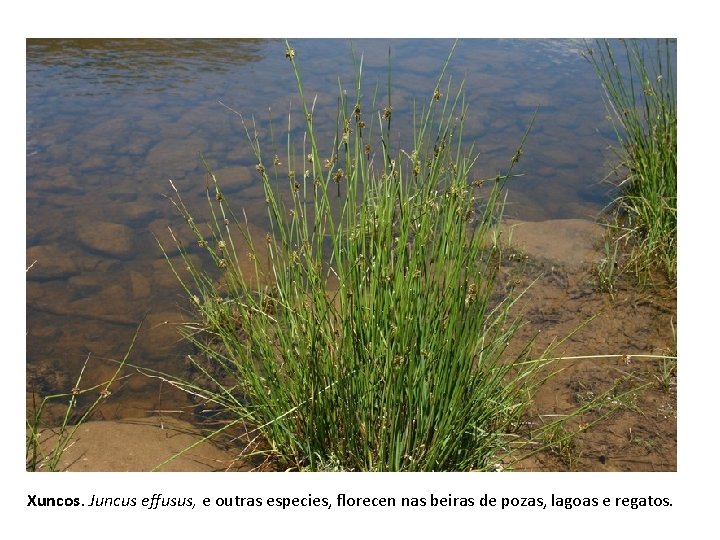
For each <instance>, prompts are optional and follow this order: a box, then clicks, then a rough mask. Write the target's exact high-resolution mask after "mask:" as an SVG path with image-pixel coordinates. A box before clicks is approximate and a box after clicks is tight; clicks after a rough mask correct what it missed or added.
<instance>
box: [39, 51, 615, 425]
mask: <svg viewBox="0 0 720 540" xmlns="http://www.w3.org/2000/svg"><path fill="white" fill-rule="evenodd" d="M293 46H294V48H295V51H296V53H297V60H298V62H299V64H300V68H301V70H302V74H303V82H304V85H305V88H306V95H307V96H315V95H317V104H318V105H317V108H316V111H315V125H316V127H319V128H320V130H321V131H322V130H325V132H326V134H327V136H328V137H332V136H333V135H334V114H335V110H336V105H337V93H338V77H339V78H340V81H341V83H342V85H343V86H344V87H348V88H353V84H354V79H353V70H352V61H351V44H350V43H349V42H347V41H344V40H299V41H296V42H294V43H293ZM352 46H353V47H354V50H355V52H356V54H357V55H358V56H359V55H363V72H364V83H365V91H364V95H365V96H369V95H370V94H372V92H373V91H374V88H375V85H376V84H377V87H378V103H380V104H382V105H379V107H378V108H379V109H380V110H381V109H382V107H383V106H384V103H385V101H386V90H385V89H386V87H387V63H388V50H390V51H391V58H392V78H393V89H392V105H393V124H394V127H395V128H398V129H399V133H400V138H399V140H400V141H401V142H400V144H401V145H402V144H403V141H404V140H405V139H404V138H403V135H405V136H407V135H409V132H410V129H411V126H412V105H413V101H414V100H418V102H419V103H423V102H426V101H427V100H428V99H429V97H430V95H431V93H432V90H433V89H434V86H435V80H436V77H437V74H438V73H439V70H440V68H441V67H442V64H443V61H444V59H445V58H446V56H447V53H448V51H449V50H450V48H451V47H452V41H448V40H357V41H355V42H354V43H353V45H352ZM584 47H585V45H584V43H583V42H582V41H569V40H462V41H460V42H459V44H458V47H457V50H456V52H455V54H454V56H453V58H452V61H451V64H450V68H449V72H450V74H451V75H452V78H453V81H458V82H459V81H460V80H461V79H464V80H465V87H466V99H467V103H468V105H469V112H468V118H467V120H466V124H465V127H466V130H465V133H466V135H465V138H466V140H472V141H473V142H474V143H475V144H476V147H477V148H478V149H479V151H480V152H481V156H482V157H481V160H480V164H479V170H478V174H482V175H487V176H493V175H495V174H496V173H497V172H498V171H499V170H502V169H503V168H505V167H506V166H507V164H508V163H509V160H510V158H511V157H512V155H513V153H514V151H515V148H516V146H517V144H518V143H519V141H520V139H521V137H522V135H523V133H524V131H525V129H526V128H527V126H528V123H529V121H530V118H531V116H532V114H533V111H535V109H536V108H538V113H537V118H536V121H535V125H534V128H533V131H532V134H531V136H530V138H529V140H528V142H527V145H526V147H525V149H524V151H523V157H522V160H521V162H520V168H521V170H522V172H524V176H523V177H522V178H519V179H517V180H516V181H514V183H513V185H512V187H511V193H510V197H509V206H508V213H509V214H510V215H512V216H513V217H515V218H519V219H523V220H531V221H532V220H547V219H555V218H584V219H593V218H595V217H596V215H597V214H598V212H600V211H601V209H602V208H603V206H604V205H606V204H607V202H608V201H609V200H610V197H611V196H612V192H611V190H610V186H609V185H608V184H603V183H602V179H603V178H604V176H605V175H606V173H607V171H608V167H609V165H608V162H609V160H611V159H612V155H611V154H610V153H609V152H608V151H607V146H608V145H609V144H611V143H612V142H613V139H612V132H611V130H610V127H609V125H608V123H607V120H606V118H605V116H606V113H605V110H604V106H603V103H602V97H601V92H600V88H599V84H598V81H597V78H596V76H595V74H594V72H593V70H592V68H591V66H590V64H588V63H587V62H586V61H585V60H584V59H583V58H582V57H581V56H580V52H581V51H582V50H583V49H584ZM220 101H221V102H222V103H223V104H225V105H226V106H227V107H231V108H232V109H235V110H237V111H240V112H242V113H243V114H244V115H245V116H246V117H247V118H249V117H250V115H255V118H256V120H257V122H258V125H259V126H260V127H261V128H263V130H264V129H265V128H266V127H267V122H268V119H272V122H273V125H274V129H276V130H277V132H278V134H279V133H280V132H282V130H283V128H284V126H285V125H286V124H287V114H288V110H289V109H291V108H292V110H295V111H297V110H299V107H298V102H297V100H296V99H295V80H294V75H293V73H292V70H291V68H290V64H289V62H288V61H287V60H286V58H285V45H284V43H283V42H282V41H279V40H277V41H273V40H252V41H250V40H29V41H28V42H27V180H26V181H27V184H26V190H27V191H26V193H27V195H26V197H27V201H26V203H27V224H26V225H27V248H28V255H27V259H28V261H27V262H28V266H29V265H30V264H31V263H32V262H33V261H35V260H37V263H35V265H34V266H33V268H32V269H31V270H30V271H29V272H28V281H27V375H28V379H27V380H28V389H29V390H36V391H39V392H40V393H42V394H45V393H47V392H50V391H57V390H67V389H69V388H72V386H73V385H74V382H75V378H76V377H77V373H78V372H79V370H80V368H81V366H82V364H83V362H84V361H85V359H86V358H87V356H88V354H90V355H91V358H92V360H91V361H92V364H91V365H92V368H93V369H92V370H88V375H87V382H88V383H89V382H91V381H92V380H101V379H103V378H104V377H107V376H109V374H110V373H111V371H112V369H113V364H112V362H108V361H107V360H108V359H118V358H121V357H122V356H123V354H124V352H125V350H126V349H127V346H128V344H129V343H130V341H131V339H132V336H133V333H134V331H135V327H136V326H137V324H138V323H139V322H140V321H141V320H142V319H143V318H144V317H146V320H145V324H144V325H143V331H142V333H141V335H140V339H139V341H138V343H137V346H136V349H135V351H134V354H133V356H132V358H131V360H132V361H133V362H134V363H137V364H141V365H146V366H152V367H154V368H156V369H161V370H166V371H173V370H176V369H177V368H178V366H180V365H181V364H182V362H181V359H182V356H183V346H182V345H181V344H180V343H179V342H178V337H177V333H176V332H175V328H174V327H173V325H172V322H174V321H177V320H179V319H178V317H179V315H178V314H179V313H182V311H183V310H184V309H186V303H185V300H184V297H183V294H182V291H181V289H180V287H179V286H178V284H177V282H176V280H175V278H174V277H173V275H172V274H171V273H170V271H169V269H168V266H167V263H166V262H165V261H164V259H163V258H162V254H161V252H160V249H159V248H158V245H157V243H156V241H155V239H154V236H153V235H158V236H159V237H160V238H167V234H166V227H167V225H168V224H171V225H174V226H175V225H178V223H179V220H178V218H177V215H176V213H175V212H174V210H173V208H172V206H171V204H170V203H169V201H168V200H167V199H166V198H165V197H164V195H169V194H170V193H171V188H170V185H169V183H168V179H172V180H173V181H174V183H175V185H176V186H177V188H178V189H179V190H180V192H181V193H182V195H183V198H184V200H185V202H186V203H187V204H188V206H190V207H191V208H192V209H194V210H197V213H198V215H204V214H203V212H204V197H205V181H206V180H205V174H204V169H203V167H202V164H201V161H200V158H199V155H200V153H202V154H203V155H204V157H205V159H207V161H208V163H209V164H210V166H211V167H212V168H213V169H214V170H215V173H216V174H217V176H218V177H219V179H220V181H221V182H222V183H223V184H224V185H225V186H226V193H228V194H229V196H230V199H231V202H232V203H233V205H234V206H235V207H237V208H239V207H245V209H246V211H247V215H248V218H249V219H250V221H251V223H252V224H253V226H254V227H256V228H257V229H256V230H258V231H260V230H262V227H263V223H264V215H265V208H264V197H263V195H262V190H261V186H260V185H259V184H258V175H257V173H256V172H255V169H254V159H253V157H252V155H251V153H250V152H249V147H248V144H247V140H246V137H245V132H244V129H243V127H242V125H241V123H240V121H239V118H238V116H237V115H235V114H234V113H232V112H231V111H230V110H229V109H228V108H227V107H226V106H223V104H221V103H220ZM279 138H280V142H279V146H280V147H281V148H284V142H282V135H279ZM264 140H265V141H266V144H268V145H269V144H270V143H269V141H268V140H267V139H264ZM166 322H167V323H166ZM161 393H162V392H161V391H158V389H157V385H152V384H149V383H148V380H147V379H145V378H143V377H134V378H130V379H128V380H126V381H125V382H124V386H123V388H122V391H121V392H116V394H117V396H116V398H117V400H116V403H117V404H118V406H117V410H116V411H115V413H114V414H116V415H117V416H132V415H142V414H145V413H146V412H147V411H149V410H151V409H153V408H154V407H158V406H162V404H159V401H161V399H160V397H158V396H159V394H161Z"/></svg>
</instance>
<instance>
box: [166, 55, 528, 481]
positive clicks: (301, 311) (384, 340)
mask: <svg viewBox="0 0 720 540" xmlns="http://www.w3.org/2000/svg"><path fill="white" fill-rule="evenodd" d="M285 56H286V57H287V59H288V61H289V63H290V65H291V67H292V69H293V70H294V73H295V76H296V78H297V88H298V94H299V104H300V105H299V106H300V109H301V118H302V120H301V121H302V123H303V124H304V136H303V137H302V140H301V142H300V143H298V142H297V141H296V140H295V139H293V138H292V136H291V135H290V133H292V132H293V129H292V127H293V120H294V119H293V118H289V120H288V133H289V134H288V138H287V152H286V156H285V157H284V160H281V159H280V158H279V157H278V153H277V152H275V151H270V152H266V151H264V149H263V148H261V142H260V141H261V137H260V134H259V129H260V128H259V127H258V126H257V124H256V122H255V121H254V120H252V121H250V120H248V119H245V118H243V117H242V115H240V121H241V122H242V124H243V125H244V126H245V130H246V133H247V136H248V140H249V142H250V144H251V146H252V149H253V151H254V154H255V156H256V159H257V165H256V169H257V179H258V182H262V185H263V186H264V188H265V197H266V201H267V208H268V216H269V224H270V226H269V232H268V234H267V235H266V237H265V238H256V237H255V238H254V237H252V236H251V233H250V228H249V227H248V225H247V220H246V219H245V218H244V217H242V216H240V215H237V214H235V213H234V212H233V211H232V209H231V208H230V206H229V204H228V202H227V200H226V199H225V196H224V194H223V191H222V186H221V185H219V184H218V182H217V181H216V179H215V176H214V175H213V174H212V172H211V171H208V178H209V182H208V192H207V193H208V204H209V208H210V216H211V218H210V220H209V223H208V224H199V223H198V222H197V221H196V220H195V218H194V216H193V215H191V213H190V211H189V209H188V208H187V206H186V205H185V203H184V202H183V200H182V198H181V195H180V193H179V191H178V190H177V189H176V188H175V186H174V184H173V188H174V189H175V195H174V196H173V202H174V204H175V206H176V207H177V209H178V210H179V212H180V213H181V214H182V215H183V217H184V218H185V220H186V222H187V223H188V225H189V227H190V229H191V230H192V231H193V233H194V234H195V235H196V240H197V242H198V243H199V244H200V245H201V246H203V247H204V248H205V250H206V252H207V255H208V262H209V261H212V267H213V268H208V267H200V266H199V265H198V264H197V263H196V262H195V259H194V258H191V257H190V256H189V253H188V249H187V247H186V246H183V245H182V243H181V242H179V241H178V245H179V247H180V252H181V255H182V267H180V266H179V265H178V264H177V263H175V262H173V260H172V259H171V258H170V257H168V261H170V263H171V265H174V266H173V268H174V270H175V273H176V275H177V276H178V279H180V281H181V283H182V285H183V287H184V289H185V291H186V293H187V295H188V297H189V299H190V301H191V303H192V304H193V306H194V307H195V309H196V311H197V320H196V322H194V323H192V324H189V325H188V326H187V327H186V328H185V335H186V337H187V339H189V340H190V341H191V342H192V343H193V344H194V345H195V348H196V351H197V353H196V354H194V355H191V360H192V361H193V363H194V364H195V366H196V367H197V369H198V373H200V375H201V376H200V377H199V378H198V379H196V380H193V381H189V380H182V381H181V380H175V384H177V385H178V386H180V387H182V388H184V389H186V390H187V391H189V392H192V393H193V394H194V395H196V396H200V398H201V399H203V400H204V401H205V403H207V404H209V405H212V406H213V407H215V408H218V409H221V410H222V411H223V412H224V414H225V415H226V416H227V417H229V418H230V419H231V420H232V422H243V423H244V424H246V425H250V426H251V427H252V429H253V432H254V433H257V434H258V435H259V436H260V438H261V441H262V444H261V445H260V446H259V448H260V451H262V452H266V453H267V454H269V455H271V456H273V458H274V459H275V460H276V463H277V464H278V466H280V467H283V468H292V469H299V470H329V469H332V470H364V471H367V470H373V471H412V470H443V471H448V470H474V469H480V470H482V469H493V468H494V466H495V465H496V463H497V460H498V456H500V455H507V443H508V440H509V439H508V435H509V434H510V433H512V432H514V431H516V430H517V426H518V424H519V420H520V418H521V417H522V415H523V413H524V412H525V410H526V407H527V406H528V405H529V403H530V402H531V399H532V395H533V392H534V390H535V388H536V385H537V382H538V380H537V378H536V377H534V375H535V374H536V372H537V368H538V367H539V363H538V362H533V361H527V359H526V358H525V353H524V352H522V353H520V354H516V355H513V356H510V355H508V354H507V352H506V351H507V346H508V344H509V342H510V341H511V339H512V338H513V335H514V333H515V331H516V329H517V328H518V325H519V324H520V323H519V321H518V320H516V319H514V318H512V317H511V316H510V315H509V310H510V308H511V306H512V305H513V298H510V297H505V296H503V295H500V294H498V288H497V287H495V284H496V279H497V276H498V266H499V263H500V259H501V253H500V250H501V243H500V239H499V235H500V233H499V229H498V226H499V223H500V220H501V217H502V212H503V204H504V188H505V184H506V180H507V179H508V178H509V177H510V176H511V174H512V168H513V165H515V163H517V161H518V159H519V157H520V155H521V148H522V144H523V143H524V140H525V139H524V138H523V140H522V141H521V144H520V146H519V147H518V148H517V149H516V150H515V151H514V153H513V154H512V155H509V159H508V161H509V165H508V170H507V171H506V172H505V173H504V174H501V175H498V176H497V177H494V178H490V179H484V180H481V179H474V178H473V177H472V176H471V174H472V173H471V171H472V170H473V167H474V165H475V164H476V161H477V160H478V155H477V153H476V152H475V151H474V150H473V148H472V146H471V145H467V144H466V143H465V141H464V140H463V124H464V121H465V117H466V115H467V114H468V113H469V107H468V105H467V104H466V103H465V101H464V99H463V89H462V85H460V87H459V89H454V87H453V85H452V84H451V81H449V80H448V77H446V68H447V65H448V62H449V60H450V58H448V61H447V62H446V63H445V65H444V66H443V68H442V70H441V73H440V76H439V78H438V80H437V83H436V85H435V87H434V88H429V89H428V92H427V94H426V99H425V104H424V106H417V107H416V108H415V112H414V114H413V130H412V131H413V138H412V140H411V141H409V142H408V143H406V144H407V147H405V148H394V147H393V144H394V142H395V139H394V138H391V125H392V124H395V123H396V122H397V121H398V119H396V117H395V115H394V114H393V109H392V102H391V91H390V82H388V94H387V101H384V102H383V103H379V102H378V92H377V91H375V92H374V93H373V95H372V97H371V99H369V102H368V100H366V98H365V95H364V94H363V91H362V59H357V58H354V62H353V65H354V72H355V87H354V88H353V89H352V90H351V91H347V92H346V91H344V89H342V88H341V89H340V90H341V91H340V98H339V103H340V105H339V111H338V116H337V132H336V135H335V136H334V138H333V137H330V138H329V140H324V141H322V140H320V134H319V133H318V132H317V131H316V129H315V126H314V123H313V113H314V106H315V103H314V102H312V103H311V102H310V101H309V100H308V99H307V97H306V96H305V92H304V88H303V84H302V80H301V75H300V69H299V67H298V58H299V56H300V55H299V54H296V52H295V50H294V49H293V48H292V47H291V45H290V44H289V43H288V44H286V50H285ZM238 114H239V113H238ZM525 136H527V133H526V134H525ZM271 150H273V149H271ZM298 155H300V156H302V158H300V159H298V158H297V156H298ZM281 161H285V162H286V163H287V168H284V167H282V165H281ZM301 169H306V170H301ZM171 232H173V231H171ZM173 235H174V237H175V238H179V236H180V235H178V234H175V233H174V232H173ZM261 243H262V244H264V245H263V246H262V247H263V249H262V250H261V249H259V248H260V247H261V246H260V244H261ZM161 247H162V246H161ZM263 253H266V255H263ZM247 257H249V258H250V260H251V261H252V270H251V271H250V272H248V271H247V269H246V268H247V265H246V264H244V263H242V262H241V258H247ZM186 269H189V273H187V272H186ZM244 269H245V270H244ZM218 276H219V277H218Z"/></svg>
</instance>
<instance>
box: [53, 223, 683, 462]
mask: <svg viewBox="0 0 720 540" xmlns="http://www.w3.org/2000/svg"><path fill="white" fill-rule="evenodd" d="M506 226H507V227H508V229H507V231H506V232H507V233H508V234H507V235H506V236H507V237H510V238H511V249H509V250H507V256H506V261H505V264H504V265H503V267H502V272H501V274H502V283H503V284H504V287H506V289H507V290H508V291H511V290H513V291H515V292H516V293H517V292H518V291H523V290H524V293H523V295H522V297H521V299H520V300H519V302H518V303H517V314H518V315H520V316H522V317H523V319H524V320H525V321H527V322H526V324H525V325H524V326H523V327H522V328H521V330H520V331H519V333H518V334H517V336H516V339H515V340H514V342H513V344H511V348H518V349H519V348H521V347H522V346H523V345H524V344H526V343H527V342H528V341H530V340H531V339H532V340H534V341H533V357H535V358H540V357H546V358H561V359H560V360H557V361H555V362H553V363H552V365H551V366H550V367H549V368H548V370H549V371H548V374H550V372H557V373H555V374H554V375H553V376H552V377H551V378H549V379H548V381H547V382H546V383H545V384H544V385H543V386H542V387H541V388H540V391H539V393H538V394H537V396H536V400H535V403H534V406H533V408H532V410H531V412H530V413H529V414H528V415H527V417H526V418H525V421H524V425H523V426H522V430H521V431H522V432H523V433H524V434H525V435H530V434H532V432H533V430H535V429H537V428H538V427H539V426H541V425H546V424H551V425H553V423H554V422H555V423H557V421H558V420H559V419H562V418H565V417H566V416H567V415H568V414H573V417H572V419H570V420H569V421H567V422H565V423H563V424H562V425H560V424H558V425H557V426H556V427H555V428H553V429H551V430H546V432H545V435H544V436H543V437H542V438H541V440H540V442H539V443H538V444H537V445H536V446H534V447H532V448H530V450H527V448H526V449H525V450H524V451H523V455H526V456H527V457H524V458H523V459H522V460H521V461H520V462H513V463H510V462H508V463H506V464H505V465H506V466H507V468H508V469H512V470H522V471H674V470H676V467H677V413H676V411H677V401H676V398H677V394H676V391H677V385H676V382H677V368H676V361H675V360H674V359H673V360H670V359H664V358H658V357H662V356H672V355H674V354H675V353H674V351H675V334H674V328H675V326H676V314H677V308H676V290H675V289H672V288H668V287H665V288H663V287H659V286H655V287H653V288H639V287H637V286H636V285H634V283H633V282H632V281H630V279H621V280H619V281H618V283H617V284H616V287H615V290H614V292H613V294H612V295H611V294H608V293H607V292H602V291H600V290H598V287H597V279H596V277H595V270H594V268H595V267H596V264H597V261H598V260H599V258H600V257H601V254H600V250H599V249H598V246H599V245H600V242H601V240H602V235H603V230H602V228H601V227H600V226H598V225H596V224H593V223H591V222H588V221H584V220H552V221H545V222H540V223H523V222H514V221H509V222H507V224H506ZM510 230H512V235H510V234H509V233H510ZM150 384H154V385H155V387H156V389H157V391H156V393H155V394H154V397H153V399H152V400H151V401H152V403H150V402H149V401H148V398H147V393H144V394H138V395H137V396H136V397H135V398H134V401H133V399H132V397H131V396H132V394H131V390H132V388H133V386H134V385H135V386H137V387H138V388H146V387H147V385H148V379H147V377H144V376H142V375H140V374H139V373H137V372H133V373H129V374H128V377H127V378H126V379H123V380H122V381H121V384H120V388H123V387H125V397H124V399H123V400H122V401H117V402H114V401H113V399H108V400H107V402H106V403H104V404H103V406H102V407H101V408H100V409H99V411H98V412H97V414H96V416H94V417H93V419H94V420H96V419H98V418H100V419H102V418H108V419H112V420H113V421H106V422H95V421H94V422H88V423H86V424H84V425H83V426H81V428H80V429H79V430H78V433H77V435H78V436H77V441H76V442H75V443H74V444H73V445H72V446H70V447H69V449H68V451H67V452H66V454H67V455H65V456H63V460H62V461H61V463H60V465H61V468H63V469H65V470H85V471H118V470H151V469H153V468H154V467H156V466H157V465H159V464H161V463H163V462H164V461H165V460H166V459H167V458H168V457H170V456H171V455H174V454H175V453H177V452H179V451H181V450H182V449H184V448H187V447H189V446H191V445H193V444H194V443H195V442H198V441H200V440H201V439H202V437H203V433H207V431H205V432H203V431H201V429H200V427H199V426H200V423H199V421H198V417H197V416H193V414H194V413H197V408H196V407H195V408H194V407H193V405H192V403H191V402H190V401H189V400H188V397H187V396H186V395H184V394H183V393H181V392H180V391H178V390H176V389H174V388H171V387H169V385H167V383H163V382H162V380H160V379H155V380H152V381H151V383H150ZM119 393H120V394H122V392H119ZM143 396H144V397H143ZM55 407H58V410H56V411H55V414H58V413H61V412H62V411H61V409H62V406H60V405H57V404H56V405H55ZM134 415H135V416H140V417H142V416H145V418H144V419H143V418H138V419H127V417H128V416H134ZM117 418H125V420H122V421H119V422H118V421H117ZM183 420H190V421H192V422H193V423H192V424H191V423H187V422H185V421H183ZM219 445H220V443H219V442H218V441H214V442H207V441H206V442H202V444H198V445H197V446H195V447H193V448H192V451H190V452H188V453H187V454H185V455H183V456H182V457H181V458H178V459H176V460H173V461H172V462H170V463H169V464H167V465H165V466H163V469H162V470H188V471H191V470H257V469H258V468H259V469H261V470H266V469H267V467H266V464H265V465H260V466H258V464H256V463H251V462H249V461H248V460H245V459H243V458H242V452H243V449H244V448H246V443H245V442H243V440H242V438H240V439H233V438H228V437H225V438H224V441H223V446H222V447H220V446H219ZM527 454H530V455H527Z"/></svg>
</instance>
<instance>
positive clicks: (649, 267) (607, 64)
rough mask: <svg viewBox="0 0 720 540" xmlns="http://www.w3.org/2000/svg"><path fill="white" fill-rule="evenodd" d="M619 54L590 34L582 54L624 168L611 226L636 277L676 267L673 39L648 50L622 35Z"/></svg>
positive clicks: (674, 271) (668, 272) (644, 277)
mask: <svg viewBox="0 0 720 540" xmlns="http://www.w3.org/2000/svg"><path fill="white" fill-rule="evenodd" d="M621 43H622V47H623V53H624V54H622V55H621V56H623V57H624V58H616V53H615V51H614V48H613V46H612V45H611V43H610V42H608V41H604V42H600V41H598V42H597V43H596V46H597V50H593V49H589V50H588V52H587V53H586V58H587V59H588V60H589V61H590V62H591V64H592V65H593V67H594V68H595V71H596V72H597V74H598V76H599V78H600V80H601V82H602V85H603V88H604V90H605V101H606V106H607V109H608V113H609V117H610V120H611V122H612V124H613V128H614V130H615V133H616V135H617V139H618V142H619V143H620V160H621V168H622V169H623V170H624V171H625V174H624V175H623V176H624V178H623V179H622V181H621V182H620V185H619V187H620V193H619V195H618V197H617V199H616V200H615V201H614V204H613V207H614V212H615V213H614V216H615V222H614V224H613V228H614V230H615V231H616V232H617V234H616V238H617V239H618V241H623V242H625V243H627V244H628V245H629V246H630V248H631V249H630V263H631V266H630V267H631V268H633V269H634V271H635V273H636V275H637V277H638V278H639V280H640V281H641V282H647V280H648V278H649V277H650V276H651V273H652V272H653V270H657V269H659V270H662V271H663V272H664V274H665V275H666V276H667V278H668V280H669V281H670V282H675V280H676V274H677V98H676V93H675V92H676V90H675V75H674V74H675V61H674V59H675V54H674V49H675V44H674V42H671V41H669V40H666V41H658V42H657V44H656V45H655V51H654V52H653V53H652V54H650V53H648V52H647V51H646V50H645V49H644V48H643V47H642V46H641V45H640V44H639V43H638V42H637V41H626V40H622V41H621Z"/></svg>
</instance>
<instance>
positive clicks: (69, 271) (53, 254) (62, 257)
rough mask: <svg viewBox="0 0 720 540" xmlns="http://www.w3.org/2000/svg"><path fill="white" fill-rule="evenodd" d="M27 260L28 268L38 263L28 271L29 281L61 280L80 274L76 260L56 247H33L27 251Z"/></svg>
mask: <svg viewBox="0 0 720 540" xmlns="http://www.w3.org/2000/svg"><path fill="white" fill-rule="evenodd" d="M26 259H27V264H26V268H27V267H28V266H30V265H31V264H33V261H37V262H36V263H35V264H34V265H33V267H32V268H31V269H30V270H28V272H27V278H28V279H61V278H66V277H68V276H71V275H73V274H77V273H78V272H79V269H78V267H77V264H76V263H75V258H73V257H72V256H71V255H70V254H69V253H68V252H66V251H65V250H63V249H61V248H60V247H59V246H55V245H42V246H34V247H31V248H29V249H28V250H27V253H26Z"/></svg>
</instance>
